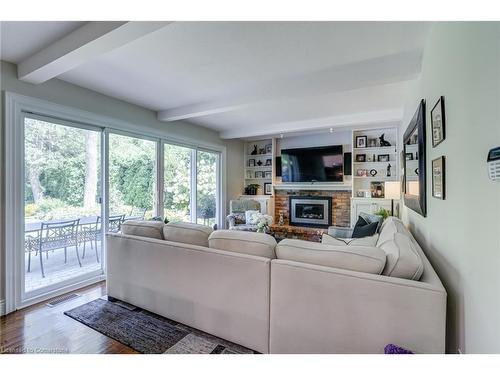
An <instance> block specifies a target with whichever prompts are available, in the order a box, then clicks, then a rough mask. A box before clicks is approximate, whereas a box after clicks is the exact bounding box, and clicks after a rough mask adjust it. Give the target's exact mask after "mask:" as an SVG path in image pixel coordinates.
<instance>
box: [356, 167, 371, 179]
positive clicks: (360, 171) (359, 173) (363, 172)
mask: <svg viewBox="0 0 500 375" xmlns="http://www.w3.org/2000/svg"><path fill="white" fill-rule="evenodd" d="M356 176H358V177H367V176H368V170H366V169H357V170H356Z"/></svg>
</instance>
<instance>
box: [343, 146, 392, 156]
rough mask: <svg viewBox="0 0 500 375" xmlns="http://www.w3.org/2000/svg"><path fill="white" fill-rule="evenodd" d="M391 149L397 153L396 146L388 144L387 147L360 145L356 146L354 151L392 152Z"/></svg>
mask: <svg viewBox="0 0 500 375" xmlns="http://www.w3.org/2000/svg"><path fill="white" fill-rule="evenodd" d="M391 149H392V153H394V154H395V153H396V146H387V147H361V148H358V147H354V148H353V151H355V152H361V151H371V152H385V151H388V152H391Z"/></svg>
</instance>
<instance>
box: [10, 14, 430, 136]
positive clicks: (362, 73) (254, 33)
mask: <svg viewBox="0 0 500 375" xmlns="http://www.w3.org/2000/svg"><path fill="white" fill-rule="evenodd" d="M79 26H82V25H81V23H75V22H57V23H56V22H37V23H36V25H34V23H30V22H21V23H11V22H4V23H2V49H1V58H2V59H4V60H7V61H11V62H14V63H21V62H22V61H23V60H24V59H26V58H27V57H28V56H30V55H32V54H34V53H35V52H37V51H39V50H41V49H43V48H45V47H47V45H48V44H50V43H52V42H55V41H57V40H58V39H60V38H61V37H62V36H64V35H66V34H68V33H70V32H71V31H73V30H74V29H75V28H77V27H79ZM428 29H429V24H428V23H423V22H406V23H405V22H174V23H170V24H165V26H163V27H162V28H160V29H157V30H153V31H150V32H148V33H147V34H145V35H144V36H141V37H139V38H136V39H135V40H132V41H130V42H128V43H123V44H122V45H121V46H118V47H116V48H114V49H110V50H109V51H105V52H104V53H101V54H99V55H96V56H93V57H92V58H89V59H87V60H86V61H84V62H83V63H80V64H79V65H78V66H76V67H72V68H71V69H69V70H67V71H65V72H62V74H59V76H58V78H59V79H62V80H65V81H67V82H71V83H73V84H76V85H79V86H82V87H86V88H89V89H91V90H95V91H98V92H101V93H103V94H106V95H110V96H113V97H116V98H119V99H122V100H125V101H128V102H131V103H134V104H138V105H141V106H143V107H146V108H149V109H152V110H155V111H159V118H160V119H163V120H175V119H183V120H184V121H189V122H192V123H195V124H198V125H201V126H205V127H208V128H211V129H214V130H216V131H219V132H220V134H221V136H222V137H225V138H233V137H245V138H246V137H251V136H256V135H266V134H271V133H276V132H281V131H287V130H296V131H303V130H307V129H313V128H316V129H317V128H325V127H335V126H346V125H355V124H356V123H364V124H369V123H370V122H373V123H376V122H378V123H380V122H386V123H387V122H394V121H396V122H397V121H398V120H400V119H401V116H402V115H401V114H402V106H403V101H404V97H405V93H406V90H407V84H408V81H409V80H412V79H415V78H416V77H417V75H418V74H419V72H420V62H421V56H422V50H423V46H424V43H425V39H426V36H427V33H428Z"/></svg>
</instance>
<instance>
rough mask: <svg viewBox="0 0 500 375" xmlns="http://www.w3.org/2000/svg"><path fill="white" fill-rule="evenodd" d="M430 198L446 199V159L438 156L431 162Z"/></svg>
mask: <svg viewBox="0 0 500 375" xmlns="http://www.w3.org/2000/svg"><path fill="white" fill-rule="evenodd" d="M432 196H433V197H434V198H437V199H441V200H445V199H446V158H445V157H444V156H440V157H439V158H436V159H434V160H433V161H432Z"/></svg>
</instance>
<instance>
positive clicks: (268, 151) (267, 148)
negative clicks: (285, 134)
mask: <svg viewBox="0 0 500 375" xmlns="http://www.w3.org/2000/svg"><path fill="white" fill-rule="evenodd" d="M272 152H273V145H272V144H271V143H269V144H267V145H266V154H271V153H272Z"/></svg>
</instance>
